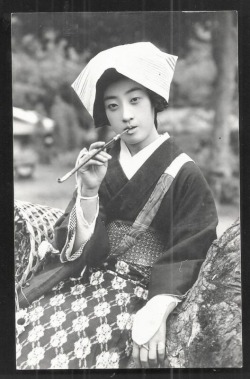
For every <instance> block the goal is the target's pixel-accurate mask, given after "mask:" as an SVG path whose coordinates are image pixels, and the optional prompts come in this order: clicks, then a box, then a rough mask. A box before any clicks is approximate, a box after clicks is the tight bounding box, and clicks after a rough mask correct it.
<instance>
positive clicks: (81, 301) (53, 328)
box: [17, 271, 146, 370]
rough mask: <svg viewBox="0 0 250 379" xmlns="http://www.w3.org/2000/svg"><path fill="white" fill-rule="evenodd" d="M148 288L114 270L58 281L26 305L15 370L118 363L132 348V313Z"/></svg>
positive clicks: (98, 365)
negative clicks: (144, 288)
mask: <svg viewBox="0 0 250 379" xmlns="http://www.w3.org/2000/svg"><path fill="white" fill-rule="evenodd" d="M145 297H146V291H145V290H143V289H142V288H140V287H139V286H138V284H136V283H133V282H131V281H128V280H125V279H123V278H122V277H121V276H117V275H116V274H115V273H112V272H103V271H96V272H94V273H92V274H91V276H90V279H89V278H88V280H86V279H84V277H83V278H75V279H73V278H72V279H69V280H68V281H67V282H64V283H63V282H61V283H59V285H57V286H56V287H54V288H53V290H52V291H51V292H50V293H49V294H47V295H46V296H44V297H42V298H40V299H39V300H37V301H35V302H34V303H33V304H32V305H31V306H30V307H29V309H28V314H29V321H28V325H27V326H26V328H25V331H23V332H22V333H21V334H20V336H19V338H18V341H17V368H18V369H21V370H22V369H53V368H55V369H56V368H58V369H59V368H62V369H77V368H118V367H122V366H123V365H125V364H126V362H127V360H128V358H129V356H130V354H131V349H132V341H131V327H132V321H133V313H135V312H136V311H137V310H138V309H139V308H141V307H142V305H143V304H144V302H145Z"/></svg>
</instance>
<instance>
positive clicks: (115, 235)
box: [106, 153, 192, 283]
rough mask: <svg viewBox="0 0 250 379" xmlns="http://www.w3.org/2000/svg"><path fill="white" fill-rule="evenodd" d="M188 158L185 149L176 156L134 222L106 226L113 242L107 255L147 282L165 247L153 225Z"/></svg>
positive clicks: (119, 221)
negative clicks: (129, 267) (135, 272)
mask: <svg viewBox="0 0 250 379" xmlns="http://www.w3.org/2000/svg"><path fill="white" fill-rule="evenodd" d="M189 161H192V159H191V158H190V157H189V156H188V155H186V154H184V153H182V154H180V155H179V156H178V157H176V158H175V159H174V160H173V162H172V163H171V164H170V165H169V166H168V168H167V169H166V170H165V171H164V173H163V174H162V175H161V177H160V179H159V180H158V182H157V184H156V186H155V188H154V190H153V192H152V193H151V195H150V197H149V199H148V201H147V202H146V204H145V205H144V207H143V209H142V210H141V212H140V213H139V214H138V216H137V218H136V220H135V221H134V223H133V224H131V223H128V222H124V221H121V220H115V221H112V222H111V223H109V224H108V225H107V227H106V228H107V232H108V236H109V243H110V254H109V258H108V259H109V260H111V259H117V260H122V261H124V262H126V263H128V264H129V265H130V266H131V267H132V268H133V269H135V270H136V271H137V272H139V273H140V274H141V275H142V277H143V279H145V282H146V283H148V282H149V279H150V275H151V268H152V266H153V265H154V263H155V262H156V261H157V260H158V259H159V258H160V257H161V256H162V255H163V254H164V252H165V251H166V246H165V244H164V241H163V238H162V237H161V236H160V234H159V233H158V232H157V231H156V230H154V229H153V228H151V227H150V225H151V223H152V221H153V219H154V217H155V215H156V213H157V212H158V210H159V207H160V205H161V202H162V199H163V197H164V196H165V195H166V193H167V191H168V190H169V188H170V186H171V184H172V182H173V180H174V178H175V177H176V175H177V174H178V172H179V170H180V169H181V167H182V166H183V164H184V163H186V162H189ZM166 217H167V216H166Z"/></svg>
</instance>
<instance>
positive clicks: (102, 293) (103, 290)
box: [93, 288, 108, 299]
mask: <svg viewBox="0 0 250 379" xmlns="http://www.w3.org/2000/svg"><path fill="white" fill-rule="evenodd" d="M107 293H108V291H107V290H106V288H99V289H98V290H96V291H94V292H93V297H94V298H96V299H98V298H100V297H104V296H105V295H107Z"/></svg>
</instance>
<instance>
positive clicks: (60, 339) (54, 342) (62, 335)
mask: <svg viewBox="0 0 250 379" xmlns="http://www.w3.org/2000/svg"><path fill="white" fill-rule="evenodd" d="M65 342H67V333H66V331H65V330H59V331H58V332H56V333H55V334H54V335H53V336H51V338H50V344H51V346H53V347H61V346H62V345H63V344H64V343H65Z"/></svg>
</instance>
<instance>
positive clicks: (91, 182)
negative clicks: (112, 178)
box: [77, 142, 112, 196]
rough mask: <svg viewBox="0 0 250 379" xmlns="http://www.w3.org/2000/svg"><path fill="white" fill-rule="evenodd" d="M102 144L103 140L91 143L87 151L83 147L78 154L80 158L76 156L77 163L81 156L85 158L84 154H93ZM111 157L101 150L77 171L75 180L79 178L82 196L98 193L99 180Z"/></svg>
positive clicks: (103, 174) (102, 176)
mask: <svg viewBox="0 0 250 379" xmlns="http://www.w3.org/2000/svg"><path fill="white" fill-rule="evenodd" d="M104 144H105V142H95V143H92V144H91V145H90V148H89V151H88V150H87V149H86V148H84V149H83V150H82V151H81V152H80V154H79V157H80V158H78V161H77V164H80V163H81V160H82V159H83V157H84V158H85V157H86V155H88V154H93V153H94V152H95V151H96V150H97V149H99V148H100V147H102V146H103V145H104ZM111 158H112V157H111V155H109V154H108V153H106V152H105V151H101V152H100V153H99V154H97V155H96V156H95V157H94V158H93V159H91V160H90V161H89V162H88V163H86V164H85V165H83V166H82V167H81V168H80V169H79V170H78V171H77V180H78V179H80V182H81V194H82V196H93V195H95V194H97V193H98V190H99V187H100V185H101V182H102V180H103V178H104V177H105V175H106V172H107V167H108V161H109V159H111Z"/></svg>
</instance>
